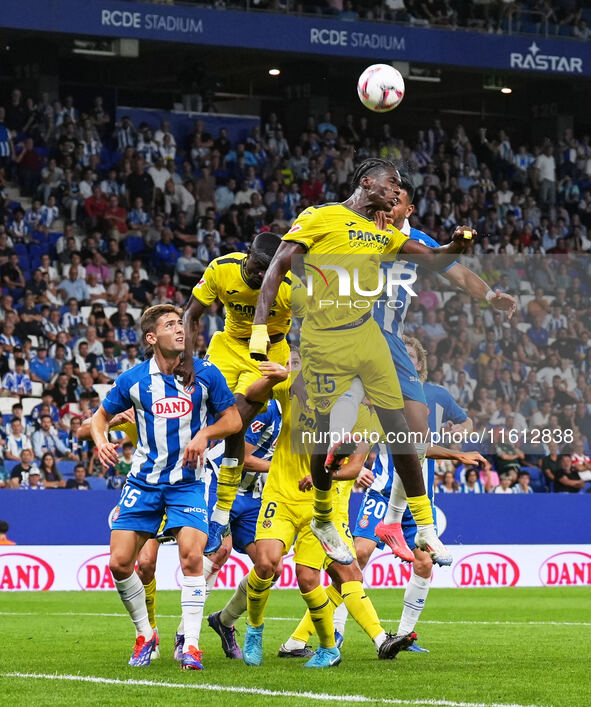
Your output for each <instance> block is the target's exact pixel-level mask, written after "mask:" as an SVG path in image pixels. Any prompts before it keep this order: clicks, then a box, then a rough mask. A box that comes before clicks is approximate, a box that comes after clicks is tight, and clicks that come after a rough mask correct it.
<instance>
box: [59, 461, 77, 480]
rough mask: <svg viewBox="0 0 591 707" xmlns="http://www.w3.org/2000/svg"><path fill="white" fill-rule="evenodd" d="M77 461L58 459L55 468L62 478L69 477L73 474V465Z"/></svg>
mask: <svg viewBox="0 0 591 707" xmlns="http://www.w3.org/2000/svg"><path fill="white" fill-rule="evenodd" d="M76 464H78V462H72V461H58V463H57V468H58V469H59V472H60V474H61V475H62V476H63V477H64V479H71V478H73V476H74V467H75V466H76Z"/></svg>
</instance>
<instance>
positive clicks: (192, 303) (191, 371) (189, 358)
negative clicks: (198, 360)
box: [179, 295, 206, 385]
mask: <svg viewBox="0 0 591 707" xmlns="http://www.w3.org/2000/svg"><path fill="white" fill-rule="evenodd" d="M205 310H206V306H205V305H204V304H203V302H200V301H199V300H198V299H197V298H196V297H195V295H191V299H190V300H189V304H188V305H187V308H186V309H185V311H184V312H183V326H184V328H185V352H184V355H183V363H182V364H181V367H180V369H179V373H180V374H181V375H182V376H183V384H184V385H191V384H192V383H193V380H194V378H195V367H194V366H193V351H194V350H195V344H196V342H197V335H198V333H199V327H198V324H199V319H200V318H201V315H202V314H203V313H204V312H205Z"/></svg>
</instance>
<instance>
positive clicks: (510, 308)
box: [489, 290, 517, 319]
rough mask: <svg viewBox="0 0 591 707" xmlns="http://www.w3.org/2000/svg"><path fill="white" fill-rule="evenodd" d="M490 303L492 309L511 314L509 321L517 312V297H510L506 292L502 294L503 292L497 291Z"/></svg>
mask: <svg viewBox="0 0 591 707" xmlns="http://www.w3.org/2000/svg"><path fill="white" fill-rule="evenodd" d="M489 302H490V306H491V307H494V308H495V309H500V310H502V311H503V312H509V319H511V317H512V316H513V315H514V314H515V312H516V310H517V300H516V299H515V297H512V296H511V295H508V294H507V293H506V292H501V290H495V291H494V296H493V297H491V298H490V299H489Z"/></svg>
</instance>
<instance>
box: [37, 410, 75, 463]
mask: <svg viewBox="0 0 591 707" xmlns="http://www.w3.org/2000/svg"><path fill="white" fill-rule="evenodd" d="M40 424H41V427H40V428H39V429H38V430H37V431H36V432H33V440H32V441H33V451H34V453H35V456H36V457H37V459H41V457H42V456H43V455H44V454H45V453H46V452H49V453H50V454H53V455H54V456H58V457H64V458H66V459H74V458H75V457H74V455H73V454H71V453H70V452H69V451H68V448H67V447H66V445H65V444H64V443H63V442H62V441H61V439H60V438H59V435H58V433H57V432H56V431H55V428H54V427H53V422H52V419H51V416H50V415H42V416H41V419H40Z"/></svg>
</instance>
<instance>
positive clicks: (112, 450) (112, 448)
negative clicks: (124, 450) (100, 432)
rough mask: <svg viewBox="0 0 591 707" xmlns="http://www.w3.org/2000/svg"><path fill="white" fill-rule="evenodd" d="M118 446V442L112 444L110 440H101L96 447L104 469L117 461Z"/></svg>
mask: <svg viewBox="0 0 591 707" xmlns="http://www.w3.org/2000/svg"><path fill="white" fill-rule="evenodd" d="M118 447H119V445H118V444H113V443H112V442H103V444H101V445H99V446H98V447H97V452H98V458H99V461H100V463H101V464H102V465H103V466H104V467H105V469H108V468H109V467H110V466H115V464H118V463H119V455H118V454H117V449H118Z"/></svg>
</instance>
